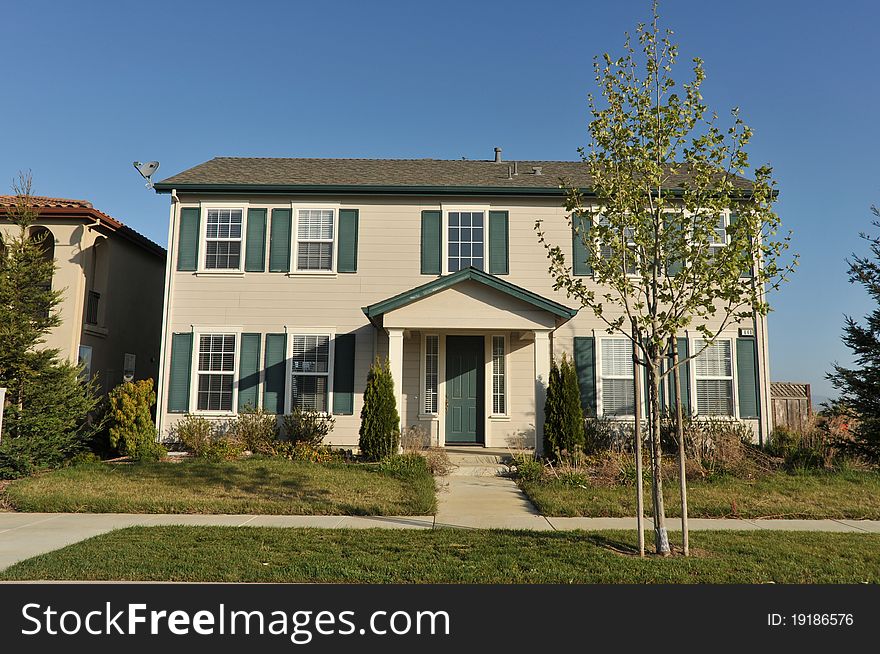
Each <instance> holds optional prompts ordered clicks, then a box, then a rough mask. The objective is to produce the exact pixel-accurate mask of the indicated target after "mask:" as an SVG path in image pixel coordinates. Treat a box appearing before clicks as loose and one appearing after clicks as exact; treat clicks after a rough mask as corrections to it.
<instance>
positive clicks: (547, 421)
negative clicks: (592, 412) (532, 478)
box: [544, 354, 584, 459]
mask: <svg viewBox="0 0 880 654" xmlns="http://www.w3.org/2000/svg"><path fill="white" fill-rule="evenodd" d="M583 449H584V413H583V409H582V408H581V392H580V386H579V385H578V379H577V373H576V371H575V367H574V365H573V364H572V362H571V361H570V360H569V358H568V357H567V356H566V355H565V354H563V355H562V361H561V362H560V363H559V364H558V365H557V363H556V361H555V360H554V361H553V363H552V364H551V367H550V379H549V383H548V386H547V400H546V402H545V403H544V452H545V454H546V455H547V456H550V457H552V458H555V459H558V458H559V457H560V455H561V454H562V453H563V452H566V453H568V454H573V453H575V452H578V451H583Z"/></svg>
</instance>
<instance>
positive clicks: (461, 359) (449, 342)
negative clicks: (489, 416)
mask: <svg viewBox="0 0 880 654" xmlns="http://www.w3.org/2000/svg"><path fill="white" fill-rule="evenodd" d="M484 357H485V349H484V345H483V337H482V336H447V337H446V442H447V443H482V442H483V375H484V372H485V363H484Z"/></svg>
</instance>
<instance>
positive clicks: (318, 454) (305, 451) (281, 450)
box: [273, 441, 346, 463]
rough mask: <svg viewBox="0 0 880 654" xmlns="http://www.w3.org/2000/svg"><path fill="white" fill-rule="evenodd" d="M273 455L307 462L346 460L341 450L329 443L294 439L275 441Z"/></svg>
mask: <svg viewBox="0 0 880 654" xmlns="http://www.w3.org/2000/svg"><path fill="white" fill-rule="evenodd" d="M273 456H278V457H282V458H284V459H288V460H290V461H305V462H307V463H335V462H342V461H345V460H346V455H345V453H344V452H343V451H342V450H334V449H332V448H331V447H330V446H329V445H311V444H310V443H304V442H294V441H277V442H276V443H275V450H274V452H273Z"/></svg>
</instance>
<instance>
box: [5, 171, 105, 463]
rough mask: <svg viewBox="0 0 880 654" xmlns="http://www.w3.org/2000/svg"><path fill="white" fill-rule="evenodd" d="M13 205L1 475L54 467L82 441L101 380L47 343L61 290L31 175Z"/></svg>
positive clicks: (8, 244)
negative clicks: (85, 378) (38, 229)
mask: <svg viewBox="0 0 880 654" xmlns="http://www.w3.org/2000/svg"><path fill="white" fill-rule="evenodd" d="M13 190H14V192H15V198H16V200H15V204H14V206H13V207H11V208H10V209H9V211H8V216H9V219H10V220H11V221H12V222H13V224H14V225H15V226H16V227H17V230H15V231H13V232H12V233H6V234H5V235H3V236H2V242H0V343H2V347H0V386H4V387H6V388H7V395H6V401H7V403H8V405H7V406H6V409H5V413H4V418H3V434H2V438H3V440H2V445H0V475H2V476H15V475H18V474H26V473H27V472H29V471H30V470H33V469H37V468H43V467H54V466H57V465H60V464H61V463H62V462H63V461H64V460H66V459H67V458H69V457H70V456H72V455H73V454H74V453H76V451H78V450H79V449H81V448H82V447H83V446H84V439H85V437H86V434H85V430H86V429H88V415H89V413H90V412H91V411H92V410H93V409H94V408H95V406H96V404H97V399H96V394H95V385H94V384H93V383H90V382H82V381H81V380H80V379H79V372H80V371H79V369H78V368H77V367H76V366H74V365H71V364H70V363H67V362H64V361H61V360H60V359H59V357H58V354H59V353H58V350H54V349H50V348H45V347H42V346H43V344H44V342H45V338H46V335H47V334H48V333H49V331H50V330H51V329H52V328H54V327H57V326H58V325H60V324H61V318H60V316H59V314H58V311H57V309H56V307H57V305H58V303H59V302H60V301H61V291H57V290H52V275H53V273H54V271H55V262H54V261H53V260H51V259H49V258H47V257H46V256H45V243H44V239H45V238H47V237H48V235H47V234H45V233H44V234H43V235H33V234H32V233H31V232H32V227H33V224H34V221H35V219H36V217H37V213H36V210H35V209H34V204H33V198H32V196H31V179H30V176H29V175H20V177H19V180H18V182H17V183H16V184H14V186H13Z"/></svg>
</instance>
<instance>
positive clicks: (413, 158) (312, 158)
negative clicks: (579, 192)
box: [211, 156, 584, 164]
mask: <svg viewBox="0 0 880 654" xmlns="http://www.w3.org/2000/svg"><path fill="white" fill-rule="evenodd" d="M218 160H221V161H402V162H403V161H442V162H443V163H491V164H499V163H501V164H512V163H514V162H517V163H524V162H526V163H565V164H572V163H584V162H583V161H580V160H577V159H504V160H503V161H495V160H494V159H438V158H436V157H226V156H221V157H214V158H212V159H211V161H218Z"/></svg>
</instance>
